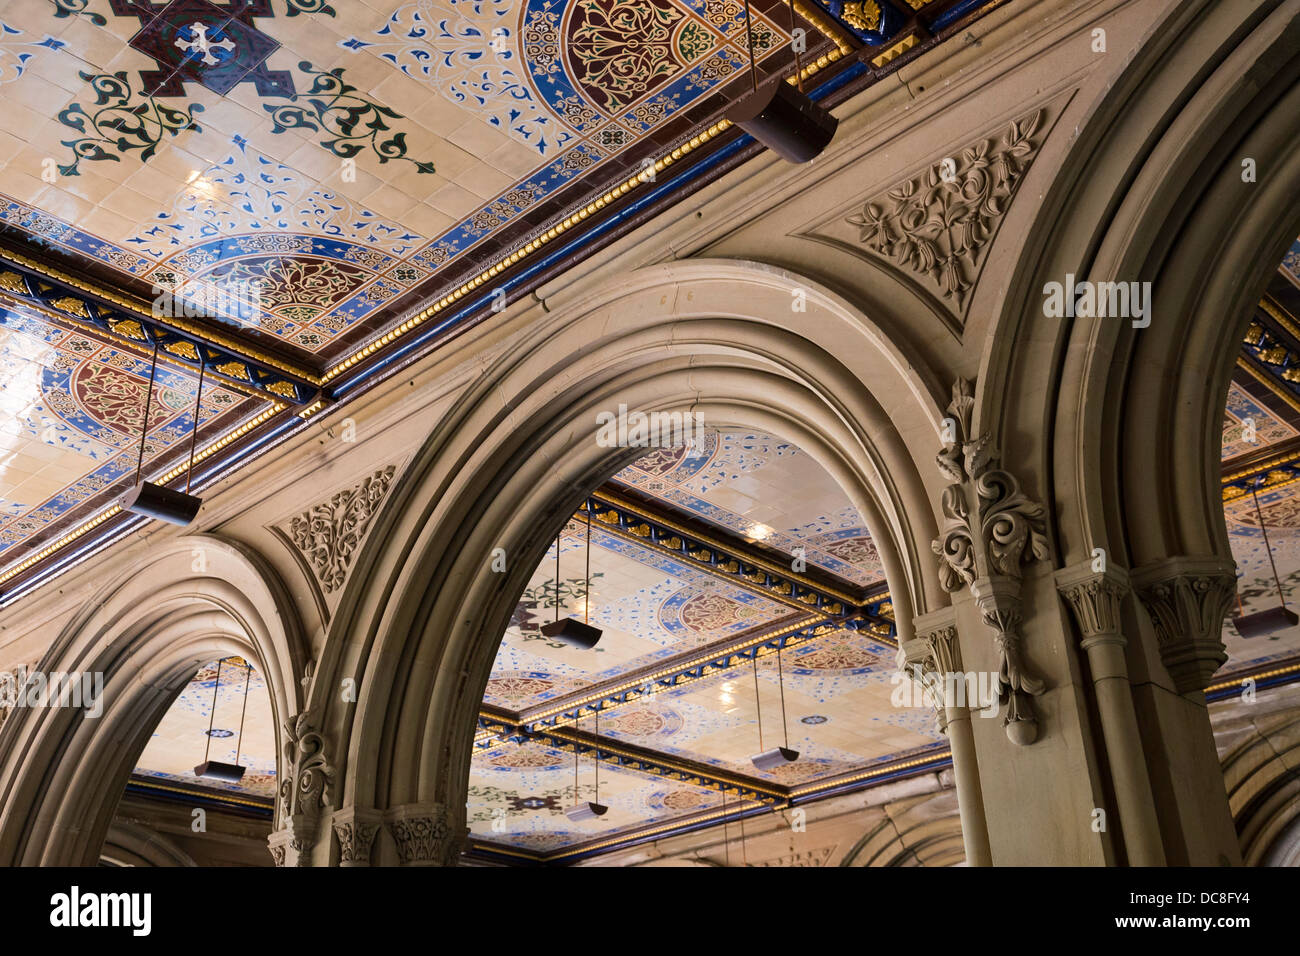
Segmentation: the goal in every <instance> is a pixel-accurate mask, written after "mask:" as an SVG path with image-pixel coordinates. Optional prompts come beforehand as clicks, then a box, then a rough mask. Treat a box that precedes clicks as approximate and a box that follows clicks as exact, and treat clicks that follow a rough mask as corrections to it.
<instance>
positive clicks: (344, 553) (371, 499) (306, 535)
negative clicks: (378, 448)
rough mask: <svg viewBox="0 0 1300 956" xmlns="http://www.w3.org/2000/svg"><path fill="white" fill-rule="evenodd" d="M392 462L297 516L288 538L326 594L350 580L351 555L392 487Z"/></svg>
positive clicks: (394, 470)
mask: <svg viewBox="0 0 1300 956" xmlns="http://www.w3.org/2000/svg"><path fill="white" fill-rule="evenodd" d="M396 471H397V469H396V468H395V467H394V466H393V465H389V466H388V467H387V468H383V469H381V470H380V471H377V472H375V473H374V474H373V475H370V476H368V477H367V478H366V479H365V480H364V481H362V482H361V483H360V484H359V485H357V486H355V487H353V488H349V489H347V490H346V491H340V492H339V493H338V494H336V495H334V496H333V497H332V498H330V499H329V500H328V501H326V502H323V503H321V504H318V505H316V506H315V507H313V508H311V509H310V510H308V511H304V512H303V513H302V514H300V515H297V516H295V517H294V518H293V520H292V521H291V522H290V523H289V537H290V538H291V539H292V541H293V543H294V546H295V547H297V548H298V550H299V551H301V552H302V554H303V556H304V557H306V559H307V561H308V563H309V564H310V565H311V568H312V571H313V572H314V573H315V575H316V578H317V579H318V580H319V581H320V583H321V587H322V588H324V589H325V591H326V593H330V592H332V591H335V590H337V589H338V588H341V587H342V586H343V582H344V581H345V580H347V576H348V568H349V567H350V566H351V564H352V558H353V557H354V556H355V554H356V552H357V549H358V548H359V547H360V545H361V541H362V539H363V538H364V537H365V533H366V529H367V528H368V527H369V526H370V521H371V519H372V518H374V516H375V513H376V512H378V511H379V506H380V505H381V504H383V501H384V498H385V497H386V496H387V494H388V490H389V488H390V487H391V486H392V482H393V475H394V474H395V472H396Z"/></svg>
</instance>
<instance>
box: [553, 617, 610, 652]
mask: <svg viewBox="0 0 1300 956" xmlns="http://www.w3.org/2000/svg"><path fill="white" fill-rule="evenodd" d="M542 634H544V635H545V636H546V637H549V638H551V639H552V640H555V641H560V642H561V643H564V644H568V645H569V646H570V647H576V648H577V649H578V650H580V651H589V650H591V649H592V648H593V647H595V646H596V642H597V641H599V640H600V635H601V630H600V628H598V627H592V626H591V625H590V624H583V623H582V622H581V621H579V620H578V619H577V618H572V617H566V618H565V619H564V620H562V621H552V622H551V623H549V624H543V625H542Z"/></svg>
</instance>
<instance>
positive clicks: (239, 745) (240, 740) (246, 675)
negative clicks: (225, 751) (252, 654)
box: [208, 661, 253, 767]
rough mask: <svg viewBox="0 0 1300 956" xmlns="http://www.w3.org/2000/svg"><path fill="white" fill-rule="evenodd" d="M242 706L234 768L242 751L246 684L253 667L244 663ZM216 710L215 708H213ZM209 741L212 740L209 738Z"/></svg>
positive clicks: (246, 704)
mask: <svg viewBox="0 0 1300 956" xmlns="http://www.w3.org/2000/svg"><path fill="white" fill-rule="evenodd" d="M244 667H245V668H246V670H245V671H244V706H243V709H241V710H240V711H239V736H238V737H237V738H235V766H236V767H238V766H239V754H240V752H241V751H242V750H243V749H244V718H245V717H246V716H248V682H249V681H250V680H251V679H252V677H253V665H252V664H250V663H248V661H244ZM213 710H214V711H215V710H216V707H213ZM208 739H209V740H211V739H212V738H211V737H209V738H208Z"/></svg>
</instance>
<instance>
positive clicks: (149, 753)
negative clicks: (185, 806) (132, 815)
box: [134, 657, 277, 799]
mask: <svg viewBox="0 0 1300 956" xmlns="http://www.w3.org/2000/svg"><path fill="white" fill-rule="evenodd" d="M217 664H218V662H217V661H210V662H209V663H207V664H204V665H203V666H202V667H200V668H199V671H198V673H197V674H195V675H194V677H193V678H192V679H191V680H190V682H189V683H188V684H187V685H186V686H185V688H184V689H183V690H182V691H181V693H180V695H179V696H178V697H177V698H176V700H175V701H173V702H172V705H171V707H170V708H168V710H167V714H166V715H165V716H164V717H163V719H162V721H161V723H159V724H158V726H157V727H156V728H155V729H154V732H153V735H152V736H151V737H150V738H149V742H148V744H146V745H145V748H144V753H142V754H141V755H140V760H139V762H138V763H137V764H136V767H135V771H134V776H135V778H136V779H143V780H146V781H148V782H149V783H152V784H155V785H157V786H163V787H166V786H176V785H179V786H180V787H181V788H183V789H186V790H192V789H193V788H195V787H196V786H197V787H201V788H204V789H208V790H215V791H218V792H219V793H221V794H225V795H228V796H233V797H256V798H261V799H272V798H274V797H275V793H276V789H277V785H276V766H275V721H274V720H273V719H272V715H271V697H270V694H269V693H268V692H267V689H266V681H265V680H264V679H263V678H262V675H261V674H260V673H259V672H258V671H257V670H256V669H253V670H249V669H248V668H247V665H246V664H245V662H244V661H243V660H242V659H240V658H238V657H229V658H226V659H225V660H224V661H222V662H221V673H220V683H218V675H217ZM245 681H247V708H248V709H247V714H245V713H244V707H245ZM214 692H215V695H214ZM214 696H215V700H214ZM209 759H210V760H219V761H221V762H223V763H228V764H235V763H237V764H238V765H239V766H241V767H244V768H245V771H244V776H243V778H242V779H240V781H239V782H238V783H228V782H225V781H221V780H215V779H212V778H209V777H202V778H200V777H196V776H195V774H194V768H195V767H197V766H198V765H199V764H201V763H203V762H204V761H205V760H209Z"/></svg>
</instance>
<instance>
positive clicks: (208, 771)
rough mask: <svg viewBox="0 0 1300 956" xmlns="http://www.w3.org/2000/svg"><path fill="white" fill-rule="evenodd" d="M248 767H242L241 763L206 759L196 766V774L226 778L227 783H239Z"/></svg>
mask: <svg viewBox="0 0 1300 956" xmlns="http://www.w3.org/2000/svg"><path fill="white" fill-rule="evenodd" d="M247 769H248V768H247V767H241V766H239V764H234V763H222V762H221V761H220V760H205V761H203V763H201V764H199V765H198V766H197V767H195V768H194V776H196V777H208V778H210V779H212V780H224V781H226V783H239V781H240V780H242V779H243V778H244V771H245V770H247Z"/></svg>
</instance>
